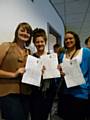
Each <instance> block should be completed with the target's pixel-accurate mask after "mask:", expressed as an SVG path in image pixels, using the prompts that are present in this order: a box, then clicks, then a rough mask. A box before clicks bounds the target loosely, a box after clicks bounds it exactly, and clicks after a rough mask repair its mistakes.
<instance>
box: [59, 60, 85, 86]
mask: <svg viewBox="0 0 90 120" xmlns="http://www.w3.org/2000/svg"><path fill="white" fill-rule="evenodd" d="M61 66H62V69H63V71H64V73H65V77H64V78H65V82H66V85H67V87H68V88H69V87H74V86H77V85H81V84H83V83H85V79H84V77H83V74H82V72H81V69H80V66H79V64H78V62H77V60H75V59H74V60H70V61H63V63H62V64H61Z"/></svg>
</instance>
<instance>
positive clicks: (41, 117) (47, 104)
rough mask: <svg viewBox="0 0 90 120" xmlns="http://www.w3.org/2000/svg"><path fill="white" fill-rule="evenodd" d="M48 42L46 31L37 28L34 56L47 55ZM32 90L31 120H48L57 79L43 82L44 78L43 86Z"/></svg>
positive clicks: (34, 36) (34, 87)
mask: <svg viewBox="0 0 90 120" xmlns="http://www.w3.org/2000/svg"><path fill="white" fill-rule="evenodd" d="M46 42H47V36H46V33H45V30H44V29H41V28H36V29H35V30H34V32H33V43H34V45H35V47H36V49H37V51H36V52H35V53H34V54H33V56H35V57H38V58H40V56H42V55H44V54H47V52H46V51H45V45H46ZM32 88H33V92H32V111H31V120H36V119H37V120H47V119H48V115H49V113H50V111H51V108H52V103H53V99H54V96H55V79H46V80H43V78H42V80H41V86H40V87H36V86H32Z"/></svg>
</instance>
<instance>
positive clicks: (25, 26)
mask: <svg viewBox="0 0 90 120" xmlns="http://www.w3.org/2000/svg"><path fill="white" fill-rule="evenodd" d="M20 27H24V28H25V29H27V31H28V33H29V34H30V38H29V40H28V41H27V42H26V46H29V44H30V42H31V37H32V27H31V26H30V25H29V24H28V23H26V22H23V23H20V24H19V25H18V26H17V28H16V31H15V38H14V41H13V42H16V41H17V39H18V30H19V29H20Z"/></svg>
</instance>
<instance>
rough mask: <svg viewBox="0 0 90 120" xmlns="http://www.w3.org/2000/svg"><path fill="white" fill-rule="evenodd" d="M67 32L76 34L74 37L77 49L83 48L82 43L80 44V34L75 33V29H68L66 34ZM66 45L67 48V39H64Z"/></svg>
mask: <svg viewBox="0 0 90 120" xmlns="http://www.w3.org/2000/svg"><path fill="white" fill-rule="evenodd" d="M67 33H70V34H72V35H73V36H74V38H75V46H76V50H78V49H80V48H81V45H80V38H79V36H78V34H77V33H75V32H73V31H67V32H66V33H65V35H66V34H67ZM64 47H65V48H66V49H67V46H66V45H65V40H64Z"/></svg>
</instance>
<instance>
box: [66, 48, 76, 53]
mask: <svg viewBox="0 0 90 120" xmlns="http://www.w3.org/2000/svg"><path fill="white" fill-rule="evenodd" d="M74 51H76V47H74V48H70V49H67V53H68V54H69V53H71V52H74Z"/></svg>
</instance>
